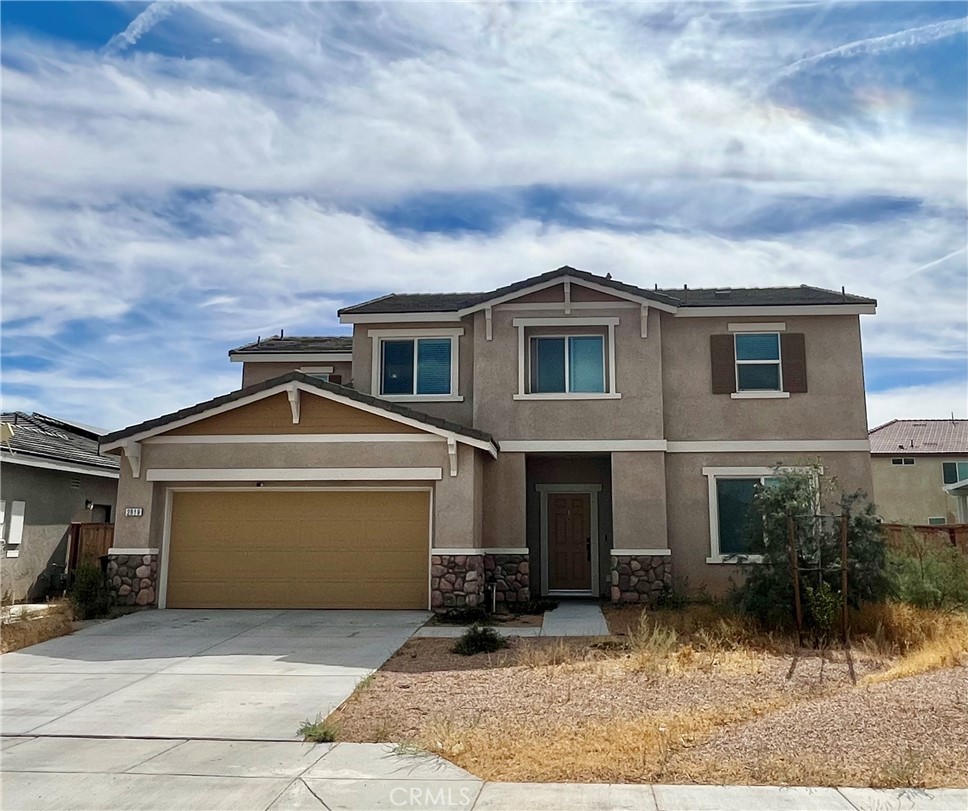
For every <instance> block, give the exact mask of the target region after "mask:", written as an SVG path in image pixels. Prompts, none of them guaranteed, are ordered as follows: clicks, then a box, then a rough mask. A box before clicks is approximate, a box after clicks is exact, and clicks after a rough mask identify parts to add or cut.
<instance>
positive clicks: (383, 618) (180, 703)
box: [0, 610, 429, 741]
mask: <svg viewBox="0 0 968 811" xmlns="http://www.w3.org/2000/svg"><path fill="white" fill-rule="evenodd" d="M428 616H429V614H427V613H426V612H422V611H277V610H271V611H270V610H267V611H200V610H196V611H187V610H166V611H145V612H141V613H138V614H132V615H130V616H127V617H122V618H120V619H116V620H112V621H111V622H105V623H100V624H98V625H94V626H92V627H89V628H87V629H85V630H82V631H79V632H77V633H75V634H72V635H70V636H65V637H61V638H59V639H53V640H51V641H49V642H44V643H42V644H40V645H35V646H33V647H31V648H27V649H25V650H23V651H19V652H17V653H8V654H5V655H4V656H3V657H2V658H0V669H2V671H3V676H2V698H3V702H2V704H3V706H2V733H3V735H4V736H11V735H29V736H51V735H58V736H63V735H69V736H99V737H101V736H104V737H145V738H172V739H174V738H183V739H199V738H213V739H221V740H250V741H252V740H257V741H293V740H295V739H296V738H297V736H296V730H297V729H298V727H299V726H300V725H301V724H302V722H303V721H304V720H306V719H307V718H308V719H315V717H316V716H317V715H318V714H322V715H323V716H325V715H327V714H328V713H329V712H330V711H331V710H332V709H333V708H335V707H336V706H338V705H339V704H340V703H342V702H343V701H344V700H345V699H346V698H347V696H349V695H350V693H352V692H353V688H354V687H355V686H356V684H357V682H359V681H360V680H361V679H362V678H364V677H365V676H366V675H368V674H369V673H371V672H372V671H373V670H374V669H376V668H378V667H379V666H380V665H381V664H383V662H384V661H386V659H387V658H388V657H389V656H390V655H391V654H392V653H393V652H394V651H395V650H396V649H397V648H399V647H400V646H401V645H402V644H403V643H404V642H405V641H406V640H407V638H408V637H410V635H411V634H412V633H413V632H414V631H415V630H416V629H417V628H418V627H419V626H420V625H421V624H422V623H423V622H425V621H426V619H427V617H428Z"/></svg>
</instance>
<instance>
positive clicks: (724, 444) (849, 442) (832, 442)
mask: <svg viewBox="0 0 968 811" xmlns="http://www.w3.org/2000/svg"><path fill="white" fill-rule="evenodd" d="M667 450H668V451H669V453H756V452H764V451H766V452H771V451H789V452H798V451H799V452H806V453H809V452H811V451H813V452H821V451H829V452H833V451H863V452H865V453H868V452H869V451H870V441H869V440H867V439H760V440H753V441H747V440H735V441H734V440H713V441H709V442H704V441H701V440H700V441H686V442H675V441H670V442H669V447H668V449H667Z"/></svg>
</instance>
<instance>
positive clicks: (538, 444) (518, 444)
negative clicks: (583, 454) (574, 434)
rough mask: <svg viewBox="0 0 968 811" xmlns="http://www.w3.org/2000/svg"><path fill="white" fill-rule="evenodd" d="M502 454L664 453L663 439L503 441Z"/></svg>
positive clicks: (501, 443)
mask: <svg viewBox="0 0 968 811" xmlns="http://www.w3.org/2000/svg"><path fill="white" fill-rule="evenodd" d="M498 444H499V445H500V447H501V451H502V452H510V453H526V452H528V451H664V450H665V449H666V441H665V440H664V439H535V440H528V439H520V440H519V439H504V440H501V441H500V442H499V443H498Z"/></svg>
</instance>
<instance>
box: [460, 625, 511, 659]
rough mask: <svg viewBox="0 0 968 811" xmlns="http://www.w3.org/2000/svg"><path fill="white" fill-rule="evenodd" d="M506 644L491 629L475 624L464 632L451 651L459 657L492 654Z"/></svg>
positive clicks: (505, 641)
mask: <svg viewBox="0 0 968 811" xmlns="http://www.w3.org/2000/svg"><path fill="white" fill-rule="evenodd" d="M507 644H508V642H507V640H506V639H505V638H504V637H503V636H501V635H500V634H499V633H498V632H497V631H495V630H494V629H493V628H486V627H484V626H483V625H478V624H477V623H475V624H474V625H472V626H471V627H470V628H468V629H467V630H466V631H464V634H463V636H461V638H460V639H458V640H457V642H456V643H455V644H454V647H453V648H452V649H451V650H453V652H454V653H459V654H460V655H461V656H473V655H474V654H475V653H494V651H498V650H500V649H501V648H504V647H507Z"/></svg>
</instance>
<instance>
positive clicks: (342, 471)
mask: <svg viewBox="0 0 968 811" xmlns="http://www.w3.org/2000/svg"><path fill="white" fill-rule="evenodd" d="M145 478H146V480H147V481H149V482H239V481H242V482H249V481H255V482H258V481H268V482H289V481H293V482H297V481H298V482H305V481H324V482H333V481H381V482H382V481H401V482H409V481H440V480H441V479H442V478H443V471H442V469H441V468H439V467H300V468H286V467H261V468H153V469H152V470H149V471H148V472H147V474H146V477H145Z"/></svg>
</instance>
